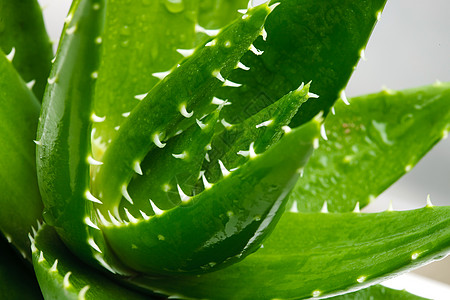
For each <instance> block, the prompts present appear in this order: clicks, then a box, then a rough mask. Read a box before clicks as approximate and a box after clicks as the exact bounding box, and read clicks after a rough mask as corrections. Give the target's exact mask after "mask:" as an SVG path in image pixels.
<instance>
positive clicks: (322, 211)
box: [320, 201, 328, 214]
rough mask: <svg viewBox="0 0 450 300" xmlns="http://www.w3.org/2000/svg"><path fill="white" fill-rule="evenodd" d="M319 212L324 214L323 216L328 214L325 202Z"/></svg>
mask: <svg viewBox="0 0 450 300" xmlns="http://www.w3.org/2000/svg"><path fill="white" fill-rule="evenodd" d="M320 212H321V213H324V214H326V213H328V203H327V201H324V202H323V206H322V209H321V210H320Z"/></svg>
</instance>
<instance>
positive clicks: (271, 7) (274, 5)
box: [269, 2, 280, 12]
mask: <svg viewBox="0 0 450 300" xmlns="http://www.w3.org/2000/svg"><path fill="white" fill-rule="evenodd" d="M278 5H280V2H277V3H274V4H272V5H270V6H269V10H270V12H273V10H274V9H275V8H276V7H277V6H278Z"/></svg>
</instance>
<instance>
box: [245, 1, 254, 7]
mask: <svg viewBox="0 0 450 300" xmlns="http://www.w3.org/2000/svg"><path fill="white" fill-rule="evenodd" d="M253 7H254V5H253V0H249V1H248V4H247V9H250V8H253Z"/></svg>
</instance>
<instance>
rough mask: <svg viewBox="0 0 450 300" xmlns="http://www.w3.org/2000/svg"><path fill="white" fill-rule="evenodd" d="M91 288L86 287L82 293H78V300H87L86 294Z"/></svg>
mask: <svg viewBox="0 0 450 300" xmlns="http://www.w3.org/2000/svg"><path fill="white" fill-rule="evenodd" d="M89 288H90V286H89V285H85V286H84V287H83V288H82V289H81V290H80V292H79V293H78V299H80V300H85V299H86V293H87V291H88V290H89Z"/></svg>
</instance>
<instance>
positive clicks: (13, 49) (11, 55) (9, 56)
mask: <svg viewBox="0 0 450 300" xmlns="http://www.w3.org/2000/svg"><path fill="white" fill-rule="evenodd" d="M15 55H16V47H12V48H11V51H10V52H9V53H8V54H7V55H6V59H7V60H9V62H12V61H13V60H14V56H15Z"/></svg>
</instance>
